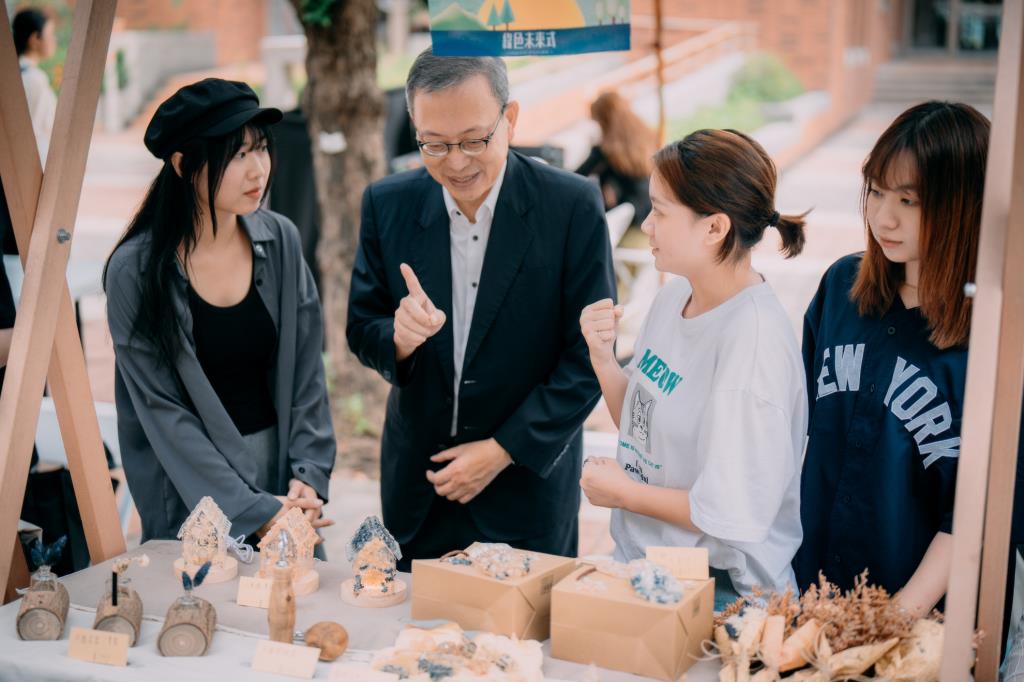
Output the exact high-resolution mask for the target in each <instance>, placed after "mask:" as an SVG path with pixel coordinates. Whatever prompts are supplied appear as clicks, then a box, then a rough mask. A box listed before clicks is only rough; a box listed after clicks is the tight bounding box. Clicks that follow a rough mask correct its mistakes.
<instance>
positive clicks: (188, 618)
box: [157, 597, 217, 656]
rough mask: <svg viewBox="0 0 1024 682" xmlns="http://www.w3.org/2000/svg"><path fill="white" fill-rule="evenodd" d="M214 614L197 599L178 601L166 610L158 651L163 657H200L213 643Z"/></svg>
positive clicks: (215, 616)
mask: <svg viewBox="0 0 1024 682" xmlns="http://www.w3.org/2000/svg"><path fill="white" fill-rule="evenodd" d="M216 627H217V612H216V611H215V610H214V608H213V604H211V603H210V602H208V601H206V600H205V599H200V598H199V597H192V598H191V600H188V598H181V599H179V600H178V601H176V602H174V603H173V604H171V608H169V609H167V619H166V620H164V627H163V629H161V630H160V637H159V638H158V639H157V648H158V649H159V650H160V654H161V655H162V656H203V655H205V654H206V652H207V650H209V648H210V643H211V642H212V641H213V631H214V628H216Z"/></svg>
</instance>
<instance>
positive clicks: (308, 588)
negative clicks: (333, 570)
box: [292, 569, 320, 597]
mask: <svg viewBox="0 0 1024 682" xmlns="http://www.w3.org/2000/svg"><path fill="white" fill-rule="evenodd" d="M292 589H293V590H295V596H296V597H302V596H305V595H307V594H313V593H314V592H316V591H317V590H319V589H320V574H319V573H317V572H316V571H314V570H313V569H309V570H308V571H305V572H303V573H301V574H300V575H297V576H296V577H294V578H292Z"/></svg>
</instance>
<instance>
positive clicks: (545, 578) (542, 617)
mask: <svg viewBox="0 0 1024 682" xmlns="http://www.w3.org/2000/svg"><path fill="white" fill-rule="evenodd" d="M527 553H528V554H529V555H530V556H531V557H532V561H531V564H530V572H529V573H528V574H527V575H525V576H523V577H520V578H510V579H508V580H497V579H495V578H491V577H489V576H487V575H485V574H484V573H482V572H481V571H480V570H479V569H477V568H474V567H473V566H463V565H458V564H452V563H449V562H447V561H441V560H440V559H418V560H415V561H413V562H412V617H413V618H415V619H417V620H432V619H435V618H444V619H447V620H453V621H455V622H456V623H458V624H459V625H460V626H462V628H463V629H465V630H481V631H483V632H492V633H494V634H498V635H507V636H509V637H511V636H515V637H519V638H520V639H536V640H540V641H543V640H545V639H547V638H548V635H549V633H550V624H551V590H552V588H553V587H554V586H555V585H556V584H557V583H558V581H560V580H561V579H562V578H564V577H565V576H567V575H568V574H569V573H571V572H572V570H573V569H574V568H575V566H576V561H575V559H567V558H565V557H561V556H554V555H551V554H541V553H540V552H527Z"/></svg>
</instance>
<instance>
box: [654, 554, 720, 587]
mask: <svg viewBox="0 0 1024 682" xmlns="http://www.w3.org/2000/svg"><path fill="white" fill-rule="evenodd" d="M647 559H648V560H649V561H653V562H654V563H656V564H660V565H661V566H664V567H665V568H667V569H668V570H669V572H670V573H672V575H674V576H675V577H677V578H679V579H680V580H707V579H708V578H709V577H710V573H709V571H708V550H707V548H706V547H648V548H647Z"/></svg>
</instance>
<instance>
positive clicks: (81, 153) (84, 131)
mask: <svg viewBox="0 0 1024 682" xmlns="http://www.w3.org/2000/svg"><path fill="white" fill-rule="evenodd" d="M116 6H117V3H116V1H115V0H79V2H78V3H76V6H75V17H74V25H73V32H72V36H71V45H70V46H69V48H68V54H67V61H66V62H65V64H64V76H63V82H62V84H61V89H60V97H59V99H58V103H57V113H56V120H55V122H54V127H53V135H52V137H51V144H50V148H49V153H48V156H47V160H46V171H45V173H44V172H43V169H42V167H41V164H40V159H39V152H38V150H37V147H36V141H35V136H34V135H33V132H32V121H31V119H30V118H29V112H28V102H27V100H26V99H25V90H24V87H23V85H22V81H21V73H20V70H19V68H18V59H17V55H16V53H15V49H14V41H13V37H12V34H11V31H10V28H9V27H10V25H11V24H10V18H9V17H8V15H7V5H6V3H0V19H2V22H3V25H2V26H0V145H2V146H0V178H2V181H3V188H4V193H5V195H6V197H7V204H8V206H9V209H10V214H11V223H12V224H13V225H14V234H15V237H16V239H17V243H18V250H19V252H20V253H21V260H22V264H23V265H24V268H25V280H24V284H23V287H22V293H21V304H20V308H19V310H18V317H17V322H16V324H15V326H14V336H13V340H12V342H11V351H10V355H9V358H8V361H7V377H6V380H5V382H4V386H3V392H2V393H0V472H2V474H0V475H2V478H0V581H2V583H3V584H4V585H7V586H8V590H7V594H8V599H9V598H10V594H11V589H10V588H11V587H13V586H14V585H15V584H24V582H25V579H26V577H27V575H26V571H25V567H24V563H25V562H24V557H23V555H22V553H21V547H20V544H19V543H18V539H17V526H18V518H19V516H20V514H21V505H22V501H23V499H24V495H25V482H26V480H27V478H28V470H29V462H30V459H31V453H32V446H33V443H34V441H35V434H36V427H37V424H38V420H39V408H40V404H41V402H42V396H43V387H44V384H45V382H46V380H47V377H49V385H50V391H51V393H52V395H53V400H54V404H55V406H56V409H57V418H58V420H59V423H60V430H61V436H62V438H63V441H64V448H65V450H66V452H67V458H68V469H69V470H70V471H71V477H72V482H73V483H74V488H75V496H76V497H77V499H78V506H79V509H80V511H81V515H82V524H83V526H84V529H85V537H86V541H87V543H88V545H89V554H90V556H91V558H92V560H93V561H94V562H96V561H103V560H105V559H108V558H110V557H112V556H116V555H118V554H121V553H123V552H124V551H125V543H124V536H123V535H122V533H121V527H120V523H119V522H118V514H117V507H116V504H115V501H114V491H113V488H112V486H111V483H110V475H109V472H108V471H107V465H106V457H105V455H104V451H103V441H102V440H101V438H100V431H99V423H98V421H97V419H96V410H95V407H94V405H93V400H92V391H91V389H90V387H89V378H88V375H87V374H86V367H85V355H84V353H83V351H82V344H81V340H80V339H79V335H78V328H77V326H76V325H75V316H74V308H73V306H72V304H71V296H70V294H69V292H68V286H67V279H66V275H65V273H66V270H67V264H68V257H69V255H70V252H71V243H70V239H71V237H72V235H73V234H74V227H75V217H76V214H77V212H78V201H79V198H80V196H81V191H82V179H83V177H84V175H85V162H86V157H87V156H88V153H89V143H90V141H91V139H92V129H93V124H94V121H95V119H96V105H97V103H98V101H99V93H100V82H101V80H102V76H103V69H104V65H105V64H106V59H107V49H108V46H109V44H110V33H111V30H112V28H113V23H114V10H115V8H116ZM12 550H13V551H12ZM12 564H13V566H14V567H15V568H16V569H17V570H16V571H15V576H14V577H15V580H14V581H12V580H11V577H12V570H11V569H12ZM5 601H6V599H5Z"/></svg>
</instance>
